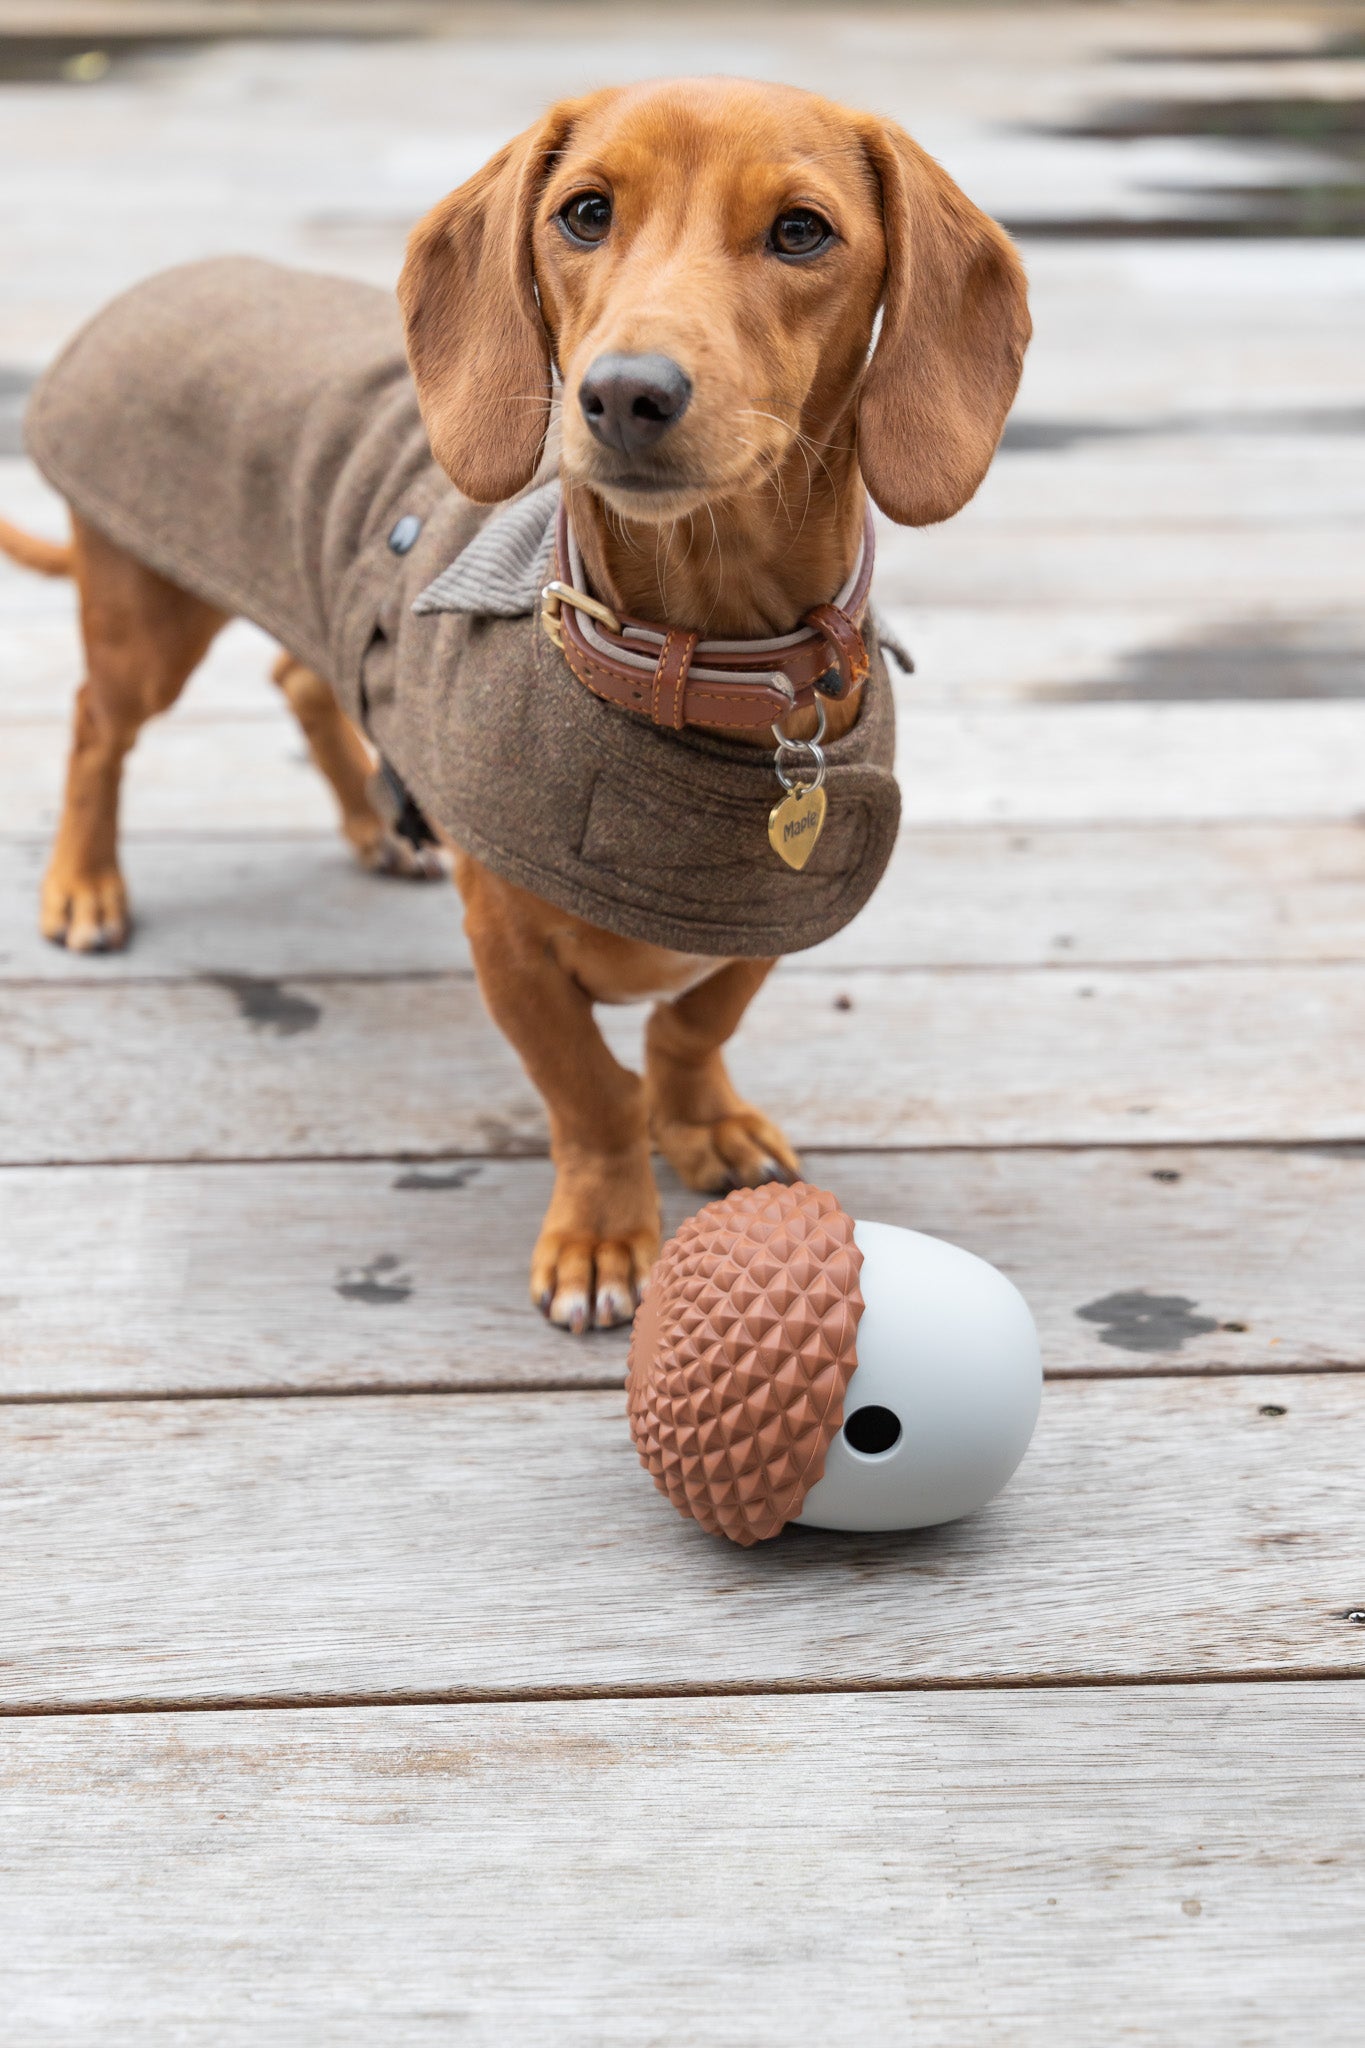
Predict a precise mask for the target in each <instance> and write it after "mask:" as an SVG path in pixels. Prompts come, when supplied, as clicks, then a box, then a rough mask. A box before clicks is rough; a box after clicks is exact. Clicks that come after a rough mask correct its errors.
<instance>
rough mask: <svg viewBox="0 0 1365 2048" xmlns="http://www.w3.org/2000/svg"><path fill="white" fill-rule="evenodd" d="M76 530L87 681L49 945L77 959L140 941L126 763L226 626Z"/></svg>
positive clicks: (50, 890) (50, 880)
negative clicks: (125, 846)
mask: <svg viewBox="0 0 1365 2048" xmlns="http://www.w3.org/2000/svg"><path fill="white" fill-rule="evenodd" d="M72 530H73V537H72V568H73V571H74V574H75V576H76V579H77V583H78V586H79V589H80V604H81V632H82V635H83V637H84V640H85V658H86V679H85V681H84V682H83V683H82V685H81V687H80V689H79V691H78V692H77V695H76V711H75V719H74V726H73V732H72V744H71V757H70V761H69V763H68V766H67V775H66V800H65V803H64V805H63V808H62V817H61V823H60V825H59V826H58V828H57V837H56V841H55V843H54V845H53V849H52V858H51V860H50V862H49V863H48V870H47V874H46V876H45V877H44V880H43V890H42V907H41V912H40V919H39V922H40V926H41V929H42V933H43V936H44V938H47V939H52V940H54V941H55V942H56V943H57V944H58V945H61V944H65V945H66V946H67V947H69V948H70V950H71V951H72V952H73V953H100V952H107V951H110V950H111V949H113V948H115V947H118V946H121V945H123V944H124V942H125V940H126V939H127V937H128V902H127V896H126V894H125V891H124V886H123V878H122V876H121V875H120V873H119V866H118V803H119V786H120V783H121V781H122V777H123V762H124V757H125V756H126V754H127V753H128V751H129V749H130V748H131V746H132V745H133V742H134V740H135V739H136V738H137V735H138V732H139V730H140V729H141V727H142V726H143V725H144V724H145V723H146V721H147V720H148V719H149V718H152V717H155V715H156V714H157V713H158V712H159V711H166V710H169V708H170V706H171V705H172V704H173V703H174V702H175V700H176V698H177V697H178V696H179V695H180V692H181V690H182V689H183V688H184V686H185V683H186V682H187V680H188V679H189V676H190V675H191V673H192V672H193V670H194V669H195V668H196V667H197V666H198V664H199V662H200V661H201V660H202V659H203V656H204V655H205V653H206V652H207V651H208V647H209V643H210V642H211V641H212V639H213V636H214V634H215V633H216V632H217V631H218V629H219V628H220V626H223V625H225V624H226V617H225V615H224V614H223V613H222V612H220V611H216V610H215V609H214V607H213V606H212V605H208V604H205V603H204V602H203V600H202V599H201V598H197V597H193V596H191V594H190V593H189V591H187V590H181V589H180V588H179V586H178V585H176V584H174V583H168V582H167V581H166V579H165V577H164V576H158V575H157V574H156V572H155V570H152V569H149V568H147V567H146V566H145V564H143V563H142V562H139V561H137V560H136V559H135V558H134V557H133V556H132V555H129V554H126V553H125V552H124V550H123V549H122V548H120V547H116V546H115V544H114V543H113V541H110V540H106V539H105V538H104V536H103V535H102V534H100V533H96V532H95V530H94V528H93V527H89V526H87V525H86V524H85V523H84V521H83V520H81V519H79V518H76V517H75V516H74V515H73V518H72Z"/></svg>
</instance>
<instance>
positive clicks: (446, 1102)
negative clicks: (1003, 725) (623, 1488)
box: [0, 965, 1365, 1164]
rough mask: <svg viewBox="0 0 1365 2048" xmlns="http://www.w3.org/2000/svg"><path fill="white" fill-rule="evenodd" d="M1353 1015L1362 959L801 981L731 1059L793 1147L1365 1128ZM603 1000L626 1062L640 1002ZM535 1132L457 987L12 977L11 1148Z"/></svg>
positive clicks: (1164, 1138)
mask: <svg viewBox="0 0 1365 2048" xmlns="http://www.w3.org/2000/svg"><path fill="white" fill-rule="evenodd" d="M1362 1005H1365V967H1361V966H1356V965H1335V966H1325V967H1288V966H1285V967H1277V968H1250V967H1248V968H1236V967H1209V968H1165V969H1156V968H1153V969H1132V970H1120V969H1108V968H1093V969H1086V970H1074V969H1061V968H1056V969H1037V970H1027V969H1023V970H1019V971H1011V970H987V971H982V972H980V973H966V974H959V975H935V974H927V975H917V974H904V973H902V974H879V973H875V972H870V971H869V972H861V971H854V970H850V971H848V972H840V973H837V974H836V973H828V972H826V973H816V972H809V973H806V974H801V975H796V974H789V975H783V976H779V977H775V978H774V980H773V981H772V982H770V983H769V984H768V986H767V987H766V988H765V989H764V991H763V992H762V994H761V995H760V996H759V998H758V1000H757V1001H756V1002H755V1003H754V1004H753V1005H752V1007H751V1009H750V1011H749V1013H748V1015H747V1016H746V1018H745V1021H744V1024H743V1026H742V1028H741V1031H740V1034H739V1036H738V1037H737V1038H736V1040H735V1041H734V1045H733V1049H732V1050H733V1057H732V1061H731V1065H732V1070H733V1072H734V1075H735V1078H736V1080H737V1082H738V1085H739V1086H740V1088H741V1089H742V1090H743V1091H745V1092H746V1093H749V1094H751V1095H753V1096H754V1097H755V1098H756V1099H758V1100H760V1101H761V1102H762V1103H763V1105H764V1106H765V1107H766V1108H767V1109H768V1110H769V1111H770V1112H771V1113H773V1114H774V1115H776V1116H778V1117H779V1118H780V1119H781V1121H783V1122H784V1123H785V1124H786V1125H787V1127H788V1129H789V1131H790V1133H791V1135H792V1136H793V1138H794V1139H795V1141H796V1143H797V1144H798V1145H807V1146H822V1147H839V1148H844V1149H863V1148H867V1147H869V1146H870V1147H873V1148H876V1149H900V1148H902V1147H906V1146H910V1147H920V1146H945V1145H949V1146H951V1145H979V1146H999V1145H1018V1144H1041V1145H1048V1144H1068V1145H1091V1144H1128V1143H1132V1142H1133V1141H1134V1139H1141V1140H1142V1141H1143V1142H1146V1143H1151V1144H1167V1143H1169V1144H1176V1143H1199V1142H1204V1141H1221V1142H1227V1141H1229V1140H1238V1141H1242V1142H1248V1143H1258V1142H1262V1143H1273V1142H1277V1141H1296V1140H1317V1141H1331V1140H1341V1139H1349V1140H1355V1139H1358V1138H1361V1137H1365V1041H1363V1040H1362V1038H1361V1034H1360V1031H1359V1019H1360V1016H1361V1011H1362ZM601 1015H602V1021H603V1025H604V1028H605V1030H606V1033H607V1036H608V1038H609V1040H610V1042H611V1043H612V1045H613V1046H614V1047H615V1049H616V1050H617V1052H618V1054H619V1055H620V1056H621V1057H623V1058H625V1059H627V1060H634V1059H635V1058H636V1056H637V1053H638V1044H639V1033H640V1024H641V1016H642V1013H641V1012H640V1011H639V1010H637V1009H630V1010H614V1011H605V1012H603V1013H601ZM796 1019H799V1027H800V1028H799V1030H795V1029H793V1023H794V1020H796ZM831 1076H837V1077H838V1079H837V1085H832V1084H831V1078H830V1077H831ZM543 1146H544V1123H543V1117H542V1112H541V1107H540V1103H539V1100H538V1098H537V1097H536V1095H535V1093H534V1091H533V1090H532V1088H531V1086H530V1084H529V1082H527V1080H526V1079H525V1077H524V1075H523V1074H522V1072H521V1069H520V1067H519V1066H518V1064H517V1062H516V1060H515V1058H514V1056H513V1054H512V1052H511V1050H510V1049H509V1048H508V1046H507V1045H506V1044H505V1042H504V1041H503V1040H502V1038H501V1037H500V1036H499V1035H498V1033H497V1032H496V1031H495V1030H494V1028H493V1026H492V1025H491V1024H490V1023H489V1022H488V1020H487V1018H486V1017H485V1016H484V1014H483V1010H482V1008H481V1005H480V1002H479V997H478V992H477V990H476V989H475V987H474V985H473V984H472V983H471V982H469V981H466V980H459V979H451V980H404V979H401V978H395V979H389V980H382V981H365V980H334V981H323V980H312V981H308V980H302V979H301V980H298V981H291V982H286V983H283V984H279V983H276V982H272V981H264V982H260V983H246V984H243V983H241V982H236V983H229V984H228V985H220V984H214V983H211V982H210V983H203V982H194V983H189V984H171V985H166V986H162V985H159V984H156V983H122V984H111V985H109V986H107V987H104V988H95V987H92V986H90V985H89V984H81V985H78V986H69V987H54V986H41V985H39V986H26V985H23V984H14V983H10V984H8V985H5V984H0V1163H3V1164H30V1163H39V1162H57V1161H63V1160H65V1161H73V1162H74V1161H80V1160H119V1159H122V1160H127V1159H195V1158H212V1157H216V1156H217V1157H228V1158H234V1157H235V1158H261V1157H265V1158H306V1157H308V1156H310V1155H317V1154H325V1155H327V1156H329V1157H330V1156H337V1157H355V1156H373V1155H376V1154H380V1155H385V1156H387V1155H389V1154H392V1153H398V1152H401V1153H408V1154H412V1155H415V1156H431V1155H434V1154H440V1153H445V1152H463V1151H469V1152H491V1153H503V1154H507V1153H517V1152H528V1151H530V1152H538V1151H540V1150H542V1149H543Z"/></svg>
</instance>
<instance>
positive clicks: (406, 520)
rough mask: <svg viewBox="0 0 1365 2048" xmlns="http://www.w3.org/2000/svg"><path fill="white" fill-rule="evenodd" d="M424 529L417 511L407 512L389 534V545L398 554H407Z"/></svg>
mask: <svg viewBox="0 0 1365 2048" xmlns="http://www.w3.org/2000/svg"><path fill="white" fill-rule="evenodd" d="M421 531H422V522H421V520H420V519H419V518H418V517H417V514H416V513H415V512H405V513H404V514H403V517H402V518H401V519H400V520H399V522H398V524H397V526H395V527H394V529H393V532H392V533H391V534H390V535H389V546H390V547H391V548H392V549H393V551H394V553H395V554H396V555H405V554H406V553H407V552H408V549H409V548H410V547H412V546H413V544H414V542H415V541H416V539H417V536H418V534H419V533H420V532H421Z"/></svg>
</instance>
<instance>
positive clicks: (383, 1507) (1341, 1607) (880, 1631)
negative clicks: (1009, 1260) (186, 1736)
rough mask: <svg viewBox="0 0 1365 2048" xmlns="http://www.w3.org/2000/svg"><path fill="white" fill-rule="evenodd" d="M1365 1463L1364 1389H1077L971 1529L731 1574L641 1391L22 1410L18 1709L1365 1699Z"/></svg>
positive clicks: (10, 1431)
mask: <svg viewBox="0 0 1365 2048" xmlns="http://www.w3.org/2000/svg"><path fill="white" fill-rule="evenodd" d="M1267 1411H1270V1412H1267ZM1363 1458H1365V1379H1362V1378H1361V1376H1359V1375H1356V1374H1327V1375H1322V1376H1317V1375H1312V1374H1309V1375H1304V1376H1301V1377H1299V1378H1287V1379H1261V1378H1253V1379H1212V1380H1146V1381H1143V1380H1127V1381H1080V1380H1073V1381H1064V1382H1060V1383H1055V1384H1053V1385H1051V1386H1049V1387H1048V1388H1047V1390H1046V1392H1045V1395H1044V1400H1043V1414H1042V1419H1041V1422H1040V1424H1039V1428H1038V1434H1037V1436H1036V1438H1035V1441H1034V1444H1033V1446H1032V1448H1031V1450H1030V1452H1029V1454H1028V1456H1027V1457H1026V1458H1025V1460H1024V1463H1023V1465H1022V1466H1021V1468H1020V1470H1019V1472H1018V1473H1017V1474H1016V1475H1015V1478H1014V1479H1013V1481H1012V1482H1011V1483H1010V1485H1009V1486H1008V1487H1007V1488H1006V1490H1005V1492H1004V1494H1003V1495H1002V1496H1001V1497H1000V1499H999V1500H997V1501H996V1502H994V1503H993V1504H992V1505H991V1506H990V1507H989V1508H986V1509H984V1510H983V1511H982V1512H981V1513H979V1514H977V1515H974V1516H972V1517H970V1518H969V1519H968V1520H966V1521H963V1522H959V1523H956V1524H953V1525H951V1526H949V1527H946V1528H942V1529H938V1530H929V1531H920V1532H917V1533H914V1534H910V1535H899V1536H881V1537H866V1538H864V1537H852V1536H835V1535H828V1534H819V1533H817V1532H815V1531H810V1530H799V1529H789V1530H788V1531H787V1532H786V1533H785V1534H784V1535H783V1536H781V1537H779V1538H778V1539H776V1540H775V1541H774V1542H773V1543H771V1544H767V1545H762V1546H760V1547H759V1548H758V1549H756V1550H753V1551H741V1550H738V1549H736V1548H734V1547H733V1546H731V1545H729V1544H726V1543H724V1542H723V1541H721V1540H720V1539H719V1538H716V1537H711V1536H707V1535H706V1534H704V1533H703V1531H702V1530H701V1529H700V1528H698V1526H697V1525H696V1524H695V1523H693V1522H690V1521H685V1520H684V1519H683V1518H681V1517H680V1516H679V1515H678V1514H677V1513H676V1511H675V1510H674V1509H673V1508H672V1507H671V1506H670V1505H669V1503H668V1502H667V1501H665V1500H664V1499H662V1498H661V1497H660V1495H659V1494H658V1493H656V1492H655V1490H654V1488H653V1486H652V1484H651V1483H650V1481H649V1479H648V1477H647V1476H646V1475H645V1473H644V1472H643V1471H642V1470H641V1468H640V1465H639V1463H638V1461H637V1459H636V1455H635V1452H634V1449H633V1447H632V1445H631V1442H630V1438H629V1435H628V1433H627V1429H626V1423H625V1417H624V1396H623V1395H622V1394H621V1393H620V1392H612V1393H589V1392H579V1393H563V1394H514V1393H499V1394H470V1395H447V1396H440V1395H404V1396H398V1397H393V1396H388V1395H376V1396H374V1397H372V1398H370V1399H365V1400H355V1399H350V1400H328V1399H312V1400H303V1401H290V1400H269V1401H249V1400H239V1401H223V1402H215V1401H172V1402H123V1403H118V1402H114V1403H109V1404H101V1403H91V1404H88V1405H86V1404H83V1405H80V1406H76V1407H72V1406H60V1405H57V1406H54V1405H50V1404H49V1405H39V1406H33V1407H20V1406H14V1407H6V1408H3V1409H0V1639H2V1640H3V1641H4V1644H5V1661H4V1663H3V1665H0V1705H3V1706H4V1707H6V1708H8V1709H11V1710H33V1709H43V1710H45V1711H53V1710H57V1709H60V1708H63V1707H76V1706H80V1705H95V1704H98V1705H102V1706H104V1707H115V1706H117V1707H131V1706H135V1705H138V1704H143V1705H151V1704H153V1703H155V1702H158V1701H160V1702H163V1703H165V1702H175V1701H182V1702H190V1701H196V1700H198V1701H203V1702H218V1703H220V1704H228V1703H229V1702H231V1701H234V1700H236V1701H246V1702H252V1701H254V1702H258V1703H260V1704H266V1703H269V1702H271V1701H281V1700H294V1701H296V1702H298V1703H307V1702H320V1701H323V1700H326V1699H334V1700H342V1701H344V1700H353V1701H356V1702H358V1703H359V1702H365V1701H378V1700H381V1699H384V1698H389V1699H394V1698H402V1697H407V1698H409V1699H417V1698H426V1699H431V1698H433V1697H436V1698H448V1697H457V1696H471V1695H472V1696H488V1695H497V1696H503V1695H516V1694H519V1693H523V1692H526V1691H528V1690H533V1691H537V1692H540V1691H544V1690H546V1689H549V1690H553V1691H561V1690H563V1689H566V1688H567V1689H577V1688H585V1689H589V1690H603V1691H607V1692H612V1693H620V1692H623V1691H624V1692H633V1691H657V1690H659V1689H660V1688H663V1689H665V1690H666V1689H669V1688H676V1687H679V1686H682V1687H689V1688H700V1689H704V1690H708V1691H709V1690H715V1689H717V1688H720V1689H724V1688H727V1687H735V1686H741V1687H752V1688H755V1689H758V1690H771V1689H773V1688H774V1687H777V1688H781V1687H783V1686H790V1685H798V1686H800V1685H819V1686H836V1687H841V1688H842V1687H847V1686H850V1685H853V1686H857V1685H867V1684H887V1683H890V1684H908V1685H926V1684H928V1685H932V1684H945V1683H946V1684H955V1685H964V1684H968V1685H981V1684H993V1683H1000V1682H1005V1681H1011V1680H1017V1681H1024V1680H1050V1681H1054V1682H1055V1681H1058V1680H1067V1681H1069V1682H1083V1681H1085V1680H1087V1679H1098V1678H1105V1679H1108V1680H1131V1679H1154V1678H1167V1679H1170V1678H1179V1677H1188V1678H1193V1677H1197V1676H1207V1677H1209V1678H1213V1677H1220V1676H1221V1677H1225V1678H1231V1677H1236V1676H1239V1675H1240V1676H1242V1677H1252V1676H1261V1677H1264V1676H1269V1675H1274V1676H1283V1675H1286V1674H1289V1673H1293V1672H1299V1673H1304V1674H1314V1675H1317V1676H1330V1675H1337V1676H1344V1675H1352V1676H1356V1675H1359V1676H1365V1629H1361V1628H1359V1627H1356V1626H1353V1625H1352V1624H1351V1623H1350V1622H1349V1621H1348V1620H1346V1619H1345V1615H1346V1612H1347V1611H1348V1610H1351V1609H1355V1608H1358V1607H1359V1606H1361V1604H1362V1600H1363V1599H1365V1590H1363V1589H1365V1528H1362V1522H1361V1515H1360V1485H1359V1473H1360V1468H1361V1461H1362V1459H1363Z"/></svg>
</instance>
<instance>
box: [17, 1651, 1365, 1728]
mask: <svg viewBox="0 0 1365 2048" xmlns="http://www.w3.org/2000/svg"><path fill="white" fill-rule="evenodd" d="M1346 1680H1350V1681H1351V1682H1352V1683H1355V1684H1361V1683H1365V1671H1360V1670H1359V1669H1357V1668H1356V1667H1355V1666H1354V1665H1350V1664H1340V1665H1338V1664H1324V1665H1321V1666H1320V1667H1317V1668H1315V1669H1308V1670H1295V1671H1284V1670H1280V1669H1279V1668H1278V1667H1277V1666H1275V1665H1255V1664H1248V1665H1247V1666H1246V1668H1245V1669H1244V1670H1238V1671H1234V1670H1222V1671H1199V1670H1192V1671H1154V1672H1141V1673H1137V1674H1134V1673H1131V1672H1115V1673H1113V1674H1109V1673H1105V1672H1098V1673H1095V1672H1089V1671H1063V1672H1056V1671H1053V1672H1042V1673H1039V1674H1038V1675H1037V1676H1025V1677H1020V1676H1018V1675H1017V1674H1016V1675H1014V1676H1005V1675H1002V1676H1000V1677H980V1676H977V1677H973V1678H952V1677H943V1676H933V1677H925V1678H866V1679H863V1678H846V1679H821V1678H811V1679H806V1678H781V1679H764V1680H762V1681H758V1680H755V1681H753V1682H751V1683H745V1682H743V1681H741V1680H736V1681H734V1682H733V1683H730V1684H727V1683H726V1682H725V1681H724V1680H716V1681H714V1682H713V1683H711V1684H705V1683H701V1682H697V1683H694V1684H674V1685H669V1684H656V1685H541V1686H534V1685H532V1686H507V1687H493V1686H470V1687H454V1688H452V1689H450V1690H449V1691H444V1692H441V1691H438V1692H423V1691H420V1690H418V1691H413V1692H398V1691H395V1692H357V1693H350V1694H345V1695H342V1694H335V1693H318V1694H314V1693H298V1694H261V1695H259V1696H256V1695H251V1694H245V1693H243V1694H240V1695H238V1694H232V1693H225V1694H224V1695H223V1696H222V1697H221V1698H218V1699H198V1698H194V1697H187V1698H185V1699H180V1700H176V1699H170V1700H166V1699H145V1700H139V1699H132V1698H128V1699H118V1700H110V1701H108V1702H105V1701H102V1700H85V1701H82V1702H80V1703H78V1704H75V1705H71V1706H68V1705H66V1704H64V1703H59V1704H57V1705H55V1706H53V1705H38V1706H13V1705H9V1704H7V1703H5V1702H0V1721H65V1720H113V1719H117V1718H118V1717H119V1716H120V1715H125V1714H159V1715H165V1714H303V1713H308V1714H318V1713H331V1712H334V1711H351V1712H354V1710H355V1709H356V1708H358V1707H361V1708H368V1709H374V1710H376V1711H379V1710H382V1709H383V1708H385V1707H392V1708H395V1709H401V1708H412V1707H510V1706H518V1707H520V1706H548V1705H565V1706H574V1705H588V1704H592V1703H595V1702H599V1701H607V1700H762V1699H849V1698H854V1697H861V1696H866V1695H888V1694H890V1695H895V1694H903V1693H939V1692H953V1693H978V1692H1078V1691H1084V1692H1152V1691H1156V1690H1169V1689H1170V1688H1171V1687H1180V1686H1194V1685H1197V1686H1209V1685H1337V1684H1340V1683H1342V1682H1343V1681H1346Z"/></svg>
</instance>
